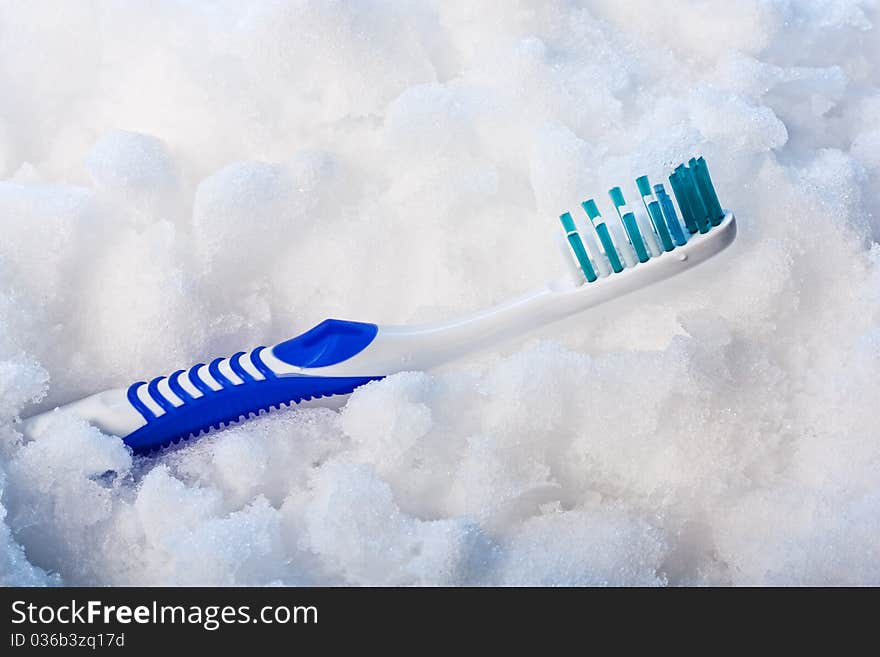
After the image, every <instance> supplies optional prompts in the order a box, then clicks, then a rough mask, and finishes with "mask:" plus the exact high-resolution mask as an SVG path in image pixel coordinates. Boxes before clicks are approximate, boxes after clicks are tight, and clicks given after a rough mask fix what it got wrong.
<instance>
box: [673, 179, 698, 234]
mask: <svg viewBox="0 0 880 657" xmlns="http://www.w3.org/2000/svg"><path fill="white" fill-rule="evenodd" d="M686 171H687V170H686V169H685V167H684V165H683V164H679V165H678V166H677V167H676V168H675V171H673V172H672V174H671V175H670V176H669V185H670V187H672V193H673V194H674V195H675V200H676V201H678V209H679V210H681V218H682V219H683V220H684V225H685V227H686V228H687V229H688V232H690V233H691V234H694V233H696V232H697V231H698V230H699V227H698V226H697V219H696V213H695V212H694V210H692V209H691V201H690V197H689V195H688V194H687V192H686V190H685V184H686V183H685V181H684V178H686V177H687V173H686Z"/></svg>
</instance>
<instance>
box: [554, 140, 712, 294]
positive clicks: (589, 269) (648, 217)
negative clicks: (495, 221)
mask: <svg viewBox="0 0 880 657" xmlns="http://www.w3.org/2000/svg"><path fill="white" fill-rule="evenodd" d="M635 183H636V188H637V190H638V193H639V195H640V196H641V197H642V205H643V206H644V212H641V210H639V211H638V212H639V217H640V218H637V216H636V211H634V210H633V209H632V208H630V207H629V206H628V205H627V203H626V199H625V197H624V194H623V191H622V190H621V188H620V187H613V188H611V189H610V190H608V195H609V197H610V198H611V204H612V207H613V208H614V211H615V212H614V213H613V214H616V215H617V219H616V221H617V222H618V223H619V227H618V228H616V229H614V230H616V231H617V239H618V243H615V238H614V237H612V234H613V232H614V231H612V230H611V229H609V226H608V225H607V224H606V222H605V219H604V218H603V216H602V213H601V212H600V210H599V206H598V204H597V203H596V201H595V199H592V198H591V199H588V200H586V201H584V202H583V203H581V207H582V208H583V210H584V212H586V214H587V217H589V219H590V224H589V226H590V227H591V228H592V231H590V232H588V233H585V234H584V235H583V236H582V235H581V232H580V231H579V230H578V227H577V225H576V223H575V220H574V218H573V217H572V216H571V214H570V213H568V212H565V213H563V214H562V215H560V217H559V218H560V220H561V221H562V226H563V228H564V229H565V234H566V238H567V239H568V244H569V247H570V249H571V252H572V254H573V256H574V258H575V259H576V260H577V264H578V267H579V269H580V271H581V272H582V273H583V276H584V278H585V279H586V282H588V283H591V282H593V281H595V280H597V279H598V277H599V275H600V274H601V275H602V276H605V275H606V274H608V272H609V270H610V272H611V274H610V275H614V274H616V273H620V272H621V271H623V270H624V269H625V268H627V267H628V266H638V263H644V262H648V261H649V260H650V259H651V258H654V257H659V256H660V255H663V254H664V253H667V252H669V251H674V250H675V248H676V247H680V246H684V245H685V244H687V242H688V236H689V235H693V234H695V233H701V234H703V233H708V232H709V231H710V230H711V229H712V228H713V227H715V226H718V225H719V224H720V223H721V221H722V220H723V219H724V210H723V209H722V207H721V203H720V202H719V201H718V195H717V194H716V192H715V187H714V186H713V184H712V178H711V177H710V176H709V168H708V166H707V165H706V160H704V159H703V158H702V157H699V158H691V159H690V160H689V161H688V163H687V164H680V165H678V166H677V167H676V168H675V170H674V171H673V172H672V173H671V174H670V176H669V185H670V187H671V188H672V196H674V197H675V202H676V203H677V204H678V212H676V209H675V204H673V201H672V196H670V195H669V194H667V192H666V188H665V187H664V186H663V185H662V184H657V185H654V186H653V188H652V186H651V182H650V180H649V179H648V176H646V175H643V176H639V177H638V178H636V181H635ZM679 215H680V216H681V221H679ZM640 221H641V228H640V226H639V222H640ZM621 229H622V230H621ZM587 230H588V231H589V228H588V229H587ZM593 232H595V235H593ZM584 238H586V239H584ZM596 238H598V240H597V239H596ZM649 243H650V246H649ZM588 246H589V250H588V248H587V247H588ZM623 247H626V248H624V251H626V252H628V253H629V254H630V255H627V256H626V258H628V259H629V261H630V262H635V264H633V265H628V264H627V260H626V259H625V258H623V257H622V255H625V253H623V252H622V251H621V250H620V249H621V248H623ZM597 272H598V273H597Z"/></svg>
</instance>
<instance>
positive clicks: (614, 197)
mask: <svg viewBox="0 0 880 657" xmlns="http://www.w3.org/2000/svg"><path fill="white" fill-rule="evenodd" d="M608 195H609V196H610V197H611V201H612V202H613V203H614V205H615V207H616V208H617V214H618V216H619V217H620V221H621V222H622V223H623V227H624V229H625V230H626V235H627V237H629V243H630V244H632V247H633V250H634V251H635V252H636V257H637V258H638V259H639V262H648V259H649V258H650V257H651V256H650V255H648V249H647V248H646V247H645V241H644V239H643V238H642V233H641V232H639V224H638V223H637V222H636V216H635V215H634V214H633V213H632V211H630V210H626V211H624V210H621V208H625V207H626V201H625V200H624V198H623V192H622V191H620V187H613V188H612V189H609V190H608Z"/></svg>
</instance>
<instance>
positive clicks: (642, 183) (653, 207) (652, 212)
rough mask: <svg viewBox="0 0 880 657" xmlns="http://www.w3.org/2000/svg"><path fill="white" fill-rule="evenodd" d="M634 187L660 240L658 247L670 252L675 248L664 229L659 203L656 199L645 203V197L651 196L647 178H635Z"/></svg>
mask: <svg viewBox="0 0 880 657" xmlns="http://www.w3.org/2000/svg"><path fill="white" fill-rule="evenodd" d="M636 187H638V188H639V193H640V194H641V195H642V203H644V205H645V210H647V211H648V216H649V217H651V223H652V224H653V225H654V232H655V233H656V234H657V238H658V239H659V240H660V246H662V247H663V250H664V251H672V249H674V248H675V245H673V243H672V237H671V236H670V235H669V229H668V228H667V227H666V221H664V219H663V211H662V210H661V209H660V203H659V202H658V201H657V200H656V199H654V200H652V201H651V202H650V203H649V202H647V201H645V198H646V197H650V196H653V194H652V193H651V182H650V181H649V180H648V176H639V177H638V178H636Z"/></svg>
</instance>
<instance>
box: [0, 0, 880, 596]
mask: <svg viewBox="0 0 880 657" xmlns="http://www.w3.org/2000/svg"><path fill="white" fill-rule="evenodd" d="M3 15H4V20H3V22H2V23H0V88H2V89H3V93H2V95H0V234H2V236H3V238H2V240H0V502H2V506H0V583H2V584H4V585H9V584H27V585H30V584H45V585H51V584H59V583H63V584H68V585H81V584H93V585H118V584H132V585H148V584H252V585H270V584H271V585H277V584H331V585H336V584H379V585H385V584H389V585H398V584H417V585H422V584H453V585H454V584H552V585H570V584H601V585H628V584H638V585H696V584H720V585H728V584H733V585H737V584H740V585H741V584H880V541H878V539H877V537H878V536H880V431H878V428H877V420H876V405H877V401H878V400H880V244H878V239H880V156H878V152H880V150H878V147H880V131H878V127H877V126H878V125H880V38H878V37H877V29H878V28H877V27H876V25H877V24H878V21H880V4H878V3H877V2H876V1H875V0H861V1H854V2H844V1H842V0H840V1H838V0H804V1H802V2H796V3H794V2H787V1H784V0H778V1H776V0H741V1H739V2H735V3H731V2H727V1H721V0H718V1H713V2H709V1H705V0H700V1H697V0H689V1H683V2H679V3H676V4H675V7H674V8H673V7H672V6H670V5H669V4H668V3H649V2H620V1H619V0H596V1H594V2H576V3H568V2H537V1H535V2H529V1H526V0H521V1H518V2H507V3H476V4H475V3H472V2H466V1H464V0H462V1H449V0H443V1H440V0H437V1H434V2H429V1H426V2H421V3H413V2H397V1H388V2H372V1H371V2H365V1H363V0H359V1H348V0H336V1H334V2H325V1H323V0H322V1H313V0H295V1H292V2H275V1H271V0H266V1H261V2H250V3H239V2H232V1H226V2H215V3H202V4H199V3H189V2H177V1H168V2H163V3H158V4H157V3H149V6H148V4H147V3H117V2H112V1H108V2H94V3H91V4H88V5H85V4H81V3H76V4H69V5H64V6H63V7H60V6H59V5H58V4H57V3H51V4H44V3H13V4H9V5H7V6H5V7H4V8H3ZM695 154H702V155H704V156H705V157H706V159H707V161H708V163H709V166H710V167H711V169H712V174H713V178H714V181H715V184H716V186H717V188H718V192H719V196H720V198H721V200H722V202H723V203H724V204H725V205H726V206H728V207H731V208H733V209H735V211H736V213H737V218H738V224H739V237H738V238H737V241H736V242H735V244H734V245H733V246H732V247H731V249H730V250H729V251H728V252H727V253H726V254H725V255H724V256H722V257H720V258H718V259H717V260H715V261H712V262H710V263H707V264H706V265H703V266H701V268H699V269H697V270H694V271H693V272H692V273H688V274H687V275H685V276H683V277H682V278H681V279H680V280H675V281H670V282H668V283H665V284H663V286H662V287H656V288H653V289H652V290H651V291H650V292H646V293H642V294H639V295H635V296H633V297H632V298H628V299H626V300H621V301H619V302H615V303H614V304H610V305H609V306H607V307H605V308H601V309H597V310H595V311H591V312H589V313H587V314H584V315H582V316H578V317H575V318H573V319H571V320H569V321H566V322H565V323H563V324H560V325H557V326H554V327H549V328H547V329H545V330H542V331H541V332H540V333H539V334H534V335H531V336H527V337H526V338H524V339H522V340H520V341H518V342H514V343H510V344H506V345H499V346H498V347H497V348H496V349H494V350H492V351H490V352H489V353H485V354H481V355H478V356H475V357H471V358H468V359H466V360H464V361H461V362H459V363H456V364H454V365H451V366H449V367H446V368H444V369H443V370H440V371H436V372H430V373H424V372H406V373H401V374H398V375H395V376H392V377H389V378H388V379H386V380H384V381H381V382H375V383H371V384H369V385H367V386H365V387H363V388H361V389H360V390H358V391H357V392H356V393H355V394H354V395H353V396H352V397H351V399H350V401H349V402H348V404H347V405H345V406H344V407H343V408H341V409H327V408H308V409H299V410H291V411H284V412H279V413H276V414H272V415H269V416H266V417H263V418H261V419H259V420H256V421H253V422H250V423H247V424H245V425H242V426H239V427H235V428H232V429H229V430H226V431H223V432H219V433H217V434H214V435H212V436H210V437H208V438H203V439H201V440H199V441H196V442H193V443H191V444H188V445H186V446H183V447H181V448H179V449H174V450H169V451H166V452H164V453H162V454H161V455H159V456H158V457H151V458H141V457H134V456H132V455H131V454H130V453H129V452H128V450H127V449H126V448H125V447H124V446H123V445H122V444H121V442H120V441H119V440H118V439H117V438H115V437H112V436H105V435H102V434H101V433H100V432H99V431H97V430H96V429H94V428H91V427H88V426H86V425H84V424H76V423H74V422H73V421H72V420H70V419H67V418H64V417H60V416H59V417H58V418H57V419H56V421H55V426H54V427H53V428H52V430H51V431H49V432H47V434H46V435H44V436H42V437H41V438H40V439H39V440H37V441H34V442H30V443H24V442H23V441H22V439H21V436H20V435H19V434H18V433H17V432H16V430H15V425H14V420H15V418H16V417H18V416H22V415H28V414H31V413H34V412H37V411H42V410H48V409H50V408H53V407H54V406H56V405H58V404H62V403H65V402H68V401H71V400H74V399H77V398H79V397H82V396H85V395H87V394H90V393H92V392H95V391H98V390H101V389H104V388H109V387H115V386H124V385H126V384H128V383H130V382H131V381H134V380H139V379H142V378H144V377H148V376H152V375H156V374H160V373H168V372H171V371H173V370H174V369H177V368H178V367H183V366H186V365H189V364H191V363H194V362H199V361H204V360H205V359H206V358H209V357H211V356H215V355H228V354H231V353H233V352H235V351H237V350H239V349H243V348H247V347H252V346H255V345H257V344H266V343H271V342H273V341H279V340H282V339H285V338H287V337H290V336H291V335H295V334H297V333H299V332H301V331H302V330H305V329H307V328H309V327H310V326H312V325H314V324H315V323H317V322H318V321H320V320H322V319H324V318H325V317H328V316H336V317H346V318H351V319H359V320H364V321H375V322H379V323H406V322H422V321H430V320H433V319H439V318H444V317H450V316H454V315H455V314H458V313H464V312H467V311H471V310H474V309H478V308H482V307H486V306H488V305H491V304H493V303H496V302H500V301H502V300H504V299H506V298H508V297H510V296H513V295H516V294H519V293H522V292H525V291H527V290H529V289H530V288H532V287H535V286H537V285H539V284H541V283H543V282H544V281H545V280H549V279H550V278H553V277H555V276H558V275H560V274H561V273H562V272H563V271H564V263H562V262H561V261H560V258H559V254H558V251H557V250H556V248H555V245H554V240H555V236H556V233H557V232H558V230H559V226H558V220H557V216H558V214H559V213H560V212H563V211H565V210H571V211H575V210H578V203H579V202H580V201H581V200H583V199H584V198H586V197H588V196H598V197H603V195H604V192H605V190H607V189H608V188H610V187H612V186H613V185H615V184H623V185H624V189H625V190H626V189H629V190H630V195H632V194H634V193H635V192H634V186H633V185H632V180H633V179H634V178H635V177H636V176H637V175H640V174H641V173H648V174H649V175H650V176H651V178H652V179H654V181H659V180H660V177H661V176H662V175H663V173H664V172H665V171H667V170H668V168H669V167H670V166H671V165H674V164H677V163H678V162H680V161H682V160H686V159H687V158H689V157H690V156H692V155H695Z"/></svg>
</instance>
